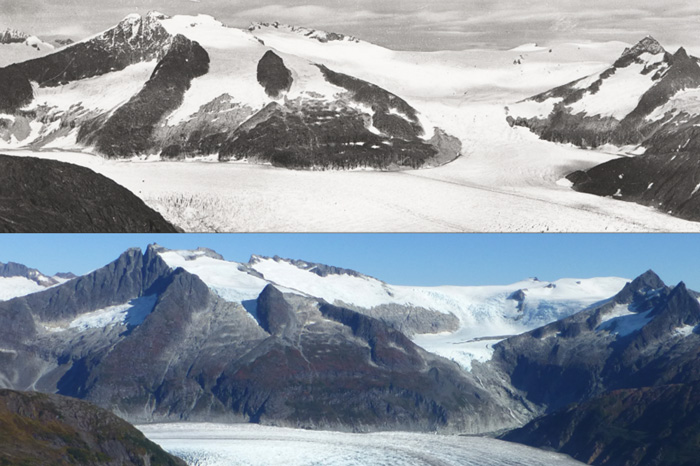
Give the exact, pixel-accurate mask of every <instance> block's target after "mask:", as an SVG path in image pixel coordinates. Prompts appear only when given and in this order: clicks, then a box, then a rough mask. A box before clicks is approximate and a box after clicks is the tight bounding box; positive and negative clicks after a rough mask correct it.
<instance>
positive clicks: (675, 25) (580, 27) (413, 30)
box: [0, 0, 700, 50]
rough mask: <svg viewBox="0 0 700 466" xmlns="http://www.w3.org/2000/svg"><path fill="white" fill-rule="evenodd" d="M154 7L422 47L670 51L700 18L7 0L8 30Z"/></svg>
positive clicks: (620, 6)
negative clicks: (613, 44)
mask: <svg viewBox="0 0 700 466" xmlns="http://www.w3.org/2000/svg"><path fill="white" fill-rule="evenodd" d="M149 10H158V11H161V12H163V13H166V14H170V15H174V14H197V13H204V14H209V15H212V16H215V17H216V18H218V19H219V20H221V21H223V22H225V23H226V24H228V25H231V26H236V27H246V26H247V25H248V24H249V23H250V22H251V21H268V22H271V21H280V22H284V23H288V24H295V25H299V26H308V27H313V28H318V29H325V30H330V31H335V32H342V33H347V34H353V35H356V36H358V37H360V38H362V39H365V40H368V41H371V42H375V43H377V44H380V45H385V46H388V47H390V48H394V49H413V50H446V49H451V50H461V49H465V48H474V47H499V48H511V47H514V46H517V45H520V44H523V43H529V42H539V43H552V42H553V41H561V40H567V41H572V40H594V41H608V40H620V41H624V42H637V41H638V40H640V39H641V38H642V37H644V36H645V35H647V34H651V35H653V36H654V37H656V38H657V39H658V40H659V41H661V43H662V44H664V45H667V46H668V47H669V48H673V47H676V46H678V45H685V46H686V47H688V46H691V47H694V46H696V45H697V42H698V40H699V39H698V34H697V29H698V25H699V24H700V8H698V6H697V1H696V0H665V1H657V0H615V1H612V2H611V1H609V0H588V1H587V2H582V1H580V0H497V1H493V0H442V1H439V2H436V1H430V0H385V1H383V2H377V1H375V0H60V1H58V0H0V28H4V27H7V26H12V27H16V28H20V29H23V30H26V31H27V32H29V33H31V34H36V35H42V34H44V35H52V34H61V35H64V36H70V37H72V38H74V39H80V38H83V37H85V36H86V35H91V34H94V33H97V32H100V31H102V30H105V29H107V28H109V27H111V26H112V25H114V24H116V23H117V22H118V21H119V20H120V19H121V18H122V17H124V16H125V15H127V14H129V13H134V12H137V13H141V14H144V13H146V12H148V11H149ZM4 23H7V24H4Z"/></svg>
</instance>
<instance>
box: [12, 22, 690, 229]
mask: <svg viewBox="0 0 700 466" xmlns="http://www.w3.org/2000/svg"><path fill="white" fill-rule="evenodd" d="M195 23H196V27H194V26H192V25H193V24H195ZM210 23H211V24H210ZM164 24H165V25H166V27H167V28H168V29H169V30H171V31H172V32H182V33H186V34H188V35H190V36H192V37H193V38H195V39H197V40H201V41H202V43H205V44H209V47H210V49H211V50H210V53H211V54H212V56H213V57H214V58H216V60H215V61H216V63H219V65H221V66H224V64H226V66H231V67H232V68H231V69H232V70H233V72H232V74H231V76H229V77H227V78H226V79H224V78H222V76H224V74H225V73H224V71H225V70H222V69H219V68H217V66H219V65H216V66H214V65H213V66H214V68H213V71H212V73H210V74H208V75H205V76H203V77H201V78H198V79H196V80H195V81H194V82H193V86H192V88H191V89H190V90H189V91H188V93H187V94H186V96H185V105H184V106H183V107H181V108H180V109H178V110H177V111H175V112H174V113H173V114H172V115H170V117H169V118H170V120H169V121H170V123H171V124H172V122H175V121H181V120H185V119H187V118H188V116H189V114H191V113H192V112H193V111H195V110H196V109H197V108H198V107H199V105H201V104H203V103H205V102H206V101H207V100H209V99H210V98H213V97H215V96H214V95H213V94H212V95H209V94H208V93H207V92H210V91H212V89H216V86H217V85H219V84H220V85H221V86H224V89H234V88H236V87H238V86H242V87H241V89H242V90H241V91H240V92H241V96H238V97H237V98H241V99H248V100H247V101H246V102H247V103H248V104H250V105H251V106H253V107H257V106H258V105H259V102H258V100H259V97H260V95H261V92H262V91H261V89H262V88H260V89H257V88H256V89H255V92H252V90H250V89H249V90H248V91H246V89H248V87H249V86H248V84H249V83H250V82H251V81H250V80H251V79H252V77H251V76H252V74H253V72H254V60H253V58H257V56H256V57H251V56H249V48H250V47H251V45H250V44H257V45H258V46H259V43H258V42H256V41H257V40H260V41H262V42H264V43H265V45H266V46H267V47H271V48H272V49H274V50H275V51H277V52H279V53H280V54H281V56H283V57H284V59H285V60H292V61H294V60H308V61H309V62H311V63H324V64H326V65H327V66H329V67H330V68H331V69H333V70H335V71H338V72H341V73H347V74H350V75H353V76H356V77H358V78H360V79H364V80H367V81H369V82H372V83H374V84H377V85H379V86H381V87H383V88H385V89H387V90H389V91H391V92H394V93H396V94H397V95H399V96H400V97H402V98H405V99H407V101H408V102H409V103H410V104H411V105H413V106H414V107H415V108H416V109H417V110H418V111H419V112H421V114H422V116H421V119H422V121H426V122H427V121H429V122H431V123H432V124H434V125H436V126H439V127H441V128H443V129H445V130H446V131H447V132H448V133H449V134H452V135H455V136H457V137H459V139H460V140H461V142H462V144H463V151H462V157H460V158H458V159H457V160H455V161H453V162H451V163H449V164H447V165H444V166H441V167H438V168H431V169H422V170H407V171H401V172H380V171H371V170H355V171H342V172H341V171H291V170H287V169H282V168H274V167H271V166H268V165H253V164H248V163H245V162H230V163H211V162H212V161H213V158H212V157H209V158H206V159H199V160H189V161H180V162H176V161H172V162H170V161H169V162H161V161H159V160H154V159H150V160H131V161H123V160H121V161H117V160H105V159H103V158H101V157H96V156H93V155H90V154H88V153H86V152H81V151H73V152H71V149H70V147H71V145H72V144H73V140H72V138H71V137H68V139H67V140H65V141H60V143H59V144H57V146H59V147H57V149H58V150H57V151H55V152H42V153H37V152H33V151H31V150H10V149H9V147H8V149H4V150H3V152H7V153H10V154H11V155H17V156H34V157H43V158H51V159H57V160H62V161H66V162H72V163H75V164H78V165H82V166H86V167H88V168H91V169H93V170H94V171H96V172H98V173H101V174H103V175H105V176H107V177H109V178H111V179H113V180H114V181H116V182H117V183H119V184H121V185H122V186H125V187H126V188H128V189H129V190H131V191H132V192H133V193H134V194H136V195H137V196H139V197H140V198H141V199H143V200H144V201H145V202H146V204H148V205H149V206H151V207H153V208H154V209H156V210H158V211H159V212H160V213H161V214H163V216H164V217H165V218H166V219H167V220H169V221H171V222H172V223H174V224H176V225H177V226H179V227H181V228H183V229H184V230H185V231H188V232H241V231H245V232H269V231H274V232H288V231H294V232H336V231H344V232H358V231H362V232H402V231H410V232H491V231H503V232H548V231H549V232H563V231H577V232H586V231H596V232H617V231H644V232H649V231H700V224H699V223H696V222H689V221H685V220H681V219H678V218H674V217H671V216H669V215H667V214H666V213H662V212H659V211H656V210H654V209H652V208H650V207H645V206H641V205H638V204H633V203H626V202H621V201H618V200H615V199H612V198H601V197H598V196H594V195H590V194H583V193H577V192H575V191H573V190H571V189H570V187H569V184H567V183H565V182H563V181H562V179H563V178H564V177H565V176H566V175H567V174H569V173H571V172H573V171H575V170H583V169H588V168H591V167H593V166H595V165H598V164H600V163H603V162H605V161H608V160H610V159H612V158H615V157H619V156H620V155H617V154H610V153H605V152H595V151H585V150H581V149H578V148H575V147H573V146H565V145H557V144H553V143H550V142H546V141H541V140H539V139H538V138H537V136H535V135H534V134H532V133H530V132H529V131H528V130H527V129H524V128H511V127H509V126H508V124H507V122H506V114H507V109H506V107H507V106H508V105H513V104H514V103H516V102H518V101H521V100H522V99H525V98H527V97H530V96H532V95H534V94H537V93H539V92H542V91H545V90H547V89H550V88H552V87H554V86H557V85H561V84H564V83H567V82H571V81H574V80H576V79H579V78H581V76H588V75H593V74H595V73H599V72H601V71H602V70H604V69H606V68H607V67H608V66H609V64H610V63H612V62H613V61H614V60H615V59H616V58H617V57H618V56H619V55H620V53H621V52H622V50H623V49H624V47H625V45H626V44H623V43H620V42H609V43H599V44H594V43H580V44H576V43H567V44H558V45H556V44H555V45H552V46H551V47H550V46H548V47H543V46H538V47H533V46H526V47H521V48H516V49H514V50H508V51H493V50H470V51H464V52H395V51H391V50H388V49H385V48H382V47H379V46H376V45H373V44H368V43H366V42H363V41H358V42H355V41H352V40H343V41H329V42H327V43H322V42H319V41H318V40H315V39H313V38H311V37H306V36H304V35H300V34H299V33H298V32H294V31H292V29H291V28H285V27H281V28H274V27H262V28H260V29H255V30H253V31H238V30H229V29H226V28H222V27H221V26H220V23H217V22H215V21H213V20H212V19H211V18H209V17H203V16H199V17H196V18H194V19H191V20H190V19H188V20H187V21H185V19H183V18H181V17H175V18H173V19H172V20H166V21H164ZM217 44H218V45H217ZM237 50H238V52H237ZM239 52H240V53H242V54H243V55H242V58H241V60H240V61H239V60H237V59H234V58H232V57H235V56H236V53H239ZM227 57H228V58H227ZM518 60H519V61H520V63H521V64H514V61H515V62H517V61H518ZM299 66H301V65H299ZM302 68H303V67H302ZM307 68H309V72H308V76H295V79H297V80H299V82H300V83H302V84H303V83H304V82H306V81H309V80H311V81H317V80H319V79H320V78H319V76H317V74H318V73H317V71H314V70H313V69H315V67H309V66H308V65H307ZM304 69H305V68H304ZM136 71H138V72H141V71H142V70H140V69H138V70H137V69H136V68H135V69H134V72H136ZM312 71H313V73H312ZM314 73H315V74H314ZM215 78H216V79H219V78H220V79H224V81H221V82H219V83H218V84H217V83H215V82H210V80H212V79H214V80H215ZM244 78H245V79H244ZM244 82H245V83H248V84H246V85H244V84H243V83H244ZM309 82H310V81H309ZM246 86H248V87H246ZM295 86H296V84H295ZM207 89H208V90H207ZM249 91H250V92H249ZM130 92H131V90H130ZM212 92H213V91H212ZM217 92H218V91H217ZM222 92H223V91H222ZM231 92H233V91H231ZM294 92H295V88H294V86H293V88H292V94H294ZM329 92H332V89H331V90H329ZM125 95H126V93H125ZM47 97H48V96H47ZM51 98H53V96H51ZM110 103H111V102H110ZM532 111H533V112H540V111H541V110H540V109H539V108H533V109H532ZM1 144H2V141H0V149H2V145H1ZM61 146H62V147H61ZM59 150H60V151H59ZM156 159H157V157H156Z"/></svg>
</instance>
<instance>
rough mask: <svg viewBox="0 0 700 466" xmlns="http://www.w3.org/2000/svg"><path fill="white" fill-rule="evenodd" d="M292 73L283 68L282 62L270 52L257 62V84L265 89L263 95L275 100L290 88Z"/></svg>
mask: <svg viewBox="0 0 700 466" xmlns="http://www.w3.org/2000/svg"><path fill="white" fill-rule="evenodd" d="M293 81H294V80H293V79H292V72H291V71H289V69H287V67H286V66H284V61H283V60H282V59H281V58H280V57H279V56H277V54H275V52H273V51H272V50H268V51H267V52H265V55H263V57H262V58H261V59H260V61H259V62H258V82H259V83H260V85H261V86H262V87H264V88H265V93H266V94H267V95H269V96H270V97H272V98H273V99H277V98H278V97H280V95H281V94H282V93H284V92H287V91H288V90H289V88H290V87H292V82H293Z"/></svg>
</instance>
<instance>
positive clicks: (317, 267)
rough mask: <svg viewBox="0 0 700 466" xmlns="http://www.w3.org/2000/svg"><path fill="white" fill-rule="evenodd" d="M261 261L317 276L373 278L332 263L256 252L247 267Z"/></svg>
mask: <svg viewBox="0 0 700 466" xmlns="http://www.w3.org/2000/svg"><path fill="white" fill-rule="evenodd" d="M263 261H275V262H277V263H281V262H283V263H287V264H289V265H292V266H294V267H296V268H298V269H300V270H304V271H307V272H310V273H313V274H316V275H318V276H319V277H326V276H328V275H347V276H350V277H358V278H361V277H364V278H373V277H370V276H369V275H365V274H363V273H360V272H357V271H355V270H352V269H344V268H342V267H335V266H332V265H325V264H319V263H316V262H309V261H303V260H297V259H286V258H284V257H280V256H273V257H267V256H259V255H256V254H253V255H252V256H250V261H249V262H248V266H249V267H253V266H254V265H255V264H257V263H260V262H263ZM373 279H374V280H376V279H375V278H373Z"/></svg>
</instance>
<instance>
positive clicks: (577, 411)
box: [503, 382, 700, 466]
mask: <svg viewBox="0 0 700 466" xmlns="http://www.w3.org/2000/svg"><path fill="white" fill-rule="evenodd" d="M699 415H700V391H699V383H698V382H693V383H689V384H673V385H660V386H656V387H644V388H633V389H622V390H615V391H612V392H609V393H606V394H603V395H600V396H597V397H595V398H593V399H591V400H589V401H586V402H584V403H582V404H580V405H573V406H571V407H568V408H565V409H562V410H560V411H557V412H555V413H552V414H550V415H547V416H544V417H541V418H538V419H536V420H534V421H532V422H530V423H528V424H527V425H526V426H524V427H523V428H521V429H516V430H514V431H511V432H509V433H508V434H507V435H505V436H504V437H503V438H504V439H505V440H509V441H513V442H518V443H524V444H527V445H531V446H534V447H538V448H546V449H554V450H557V451H560V452H562V453H566V454H568V455H571V456H572V457H574V458H578V459H579V460H581V461H584V462H585V463H587V464H595V465H628V466H636V465H640V466H641V465H647V464H653V465H658V466H676V465H677V466H683V465H685V466H690V465H694V464H697V455H698V451H699V450H700V421H698V416H699Z"/></svg>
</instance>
